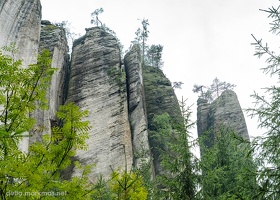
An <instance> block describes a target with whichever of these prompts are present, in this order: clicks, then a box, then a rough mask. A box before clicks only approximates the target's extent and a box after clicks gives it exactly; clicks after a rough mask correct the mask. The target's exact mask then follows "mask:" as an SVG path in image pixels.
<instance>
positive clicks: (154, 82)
mask: <svg viewBox="0 0 280 200" xmlns="http://www.w3.org/2000/svg"><path fill="white" fill-rule="evenodd" d="M143 80H144V90H145V102H146V107H147V119H148V129H149V131H154V130H155V128H154V127H153V125H152V120H153V117H154V116H155V115H161V114H163V113H165V112H166V113H168V114H169V115H170V116H171V118H172V119H173V120H177V121H178V123H182V122H183V119H182V115H181V111H180V107H179V103H178V100H177V97H176V95H175V93H174V90H173V88H172V85H171V82H170V81H169V80H168V79H167V78H166V76H165V75H164V74H163V72H162V70H160V69H158V68H156V67H151V66H144V67H143ZM149 141H150V146H151V151H152V155H153V163H154V168H155V175H157V174H161V173H163V169H162V167H161V165H160V151H159V150H158V148H161V146H162V145H164V144H159V143H158V142H157V141H156V140H155V139H154V138H153V137H149Z"/></svg>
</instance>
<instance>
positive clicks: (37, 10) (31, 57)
mask: <svg viewBox="0 0 280 200" xmlns="http://www.w3.org/2000/svg"><path fill="white" fill-rule="evenodd" d="M40 25H41V3H40V0H1V1H0V36H1V37H0V47H3V46H6V45H10V44H11V43H15V44H16V46H17V48H18V50H19V51H18V53H17V54H16V56H15V58H16V59H22V60H23V66H28V65H29V64H33V63H35V62H36V57H37V53H38V44H39V36H40Z"/></svg>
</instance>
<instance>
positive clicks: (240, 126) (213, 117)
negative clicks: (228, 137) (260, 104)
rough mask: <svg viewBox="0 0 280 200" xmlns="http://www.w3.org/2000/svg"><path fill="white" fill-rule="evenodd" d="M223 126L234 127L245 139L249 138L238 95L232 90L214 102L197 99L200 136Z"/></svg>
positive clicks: (225, 92)
mask: <svg viewBox="0 0 280 200" xmlns="http://www.w3.org/2000/svg"><path fill="white" fill-rule="evenodd" d="M221 127H224V128H229V129H232V130H234V131H235V133H236V134H238V135H239V136H242V137H243V138H244V139H249V135H248V130H247V126H246V122H245V118H244V115H243V112H242V109H241V107H240V104H239V101H238V98H237V95H236V94H235V92H233V91H231V90H226V91H224V92H223V93H222V94H221V95H220V96H219V97H218V98H217V99H216V100H215V101H213V102H212V103H207V100H205V99H201V98H200V99H198V101H197V131H198V136H201V135H202V134H204V133H205V132H206V131H210V132H213V131H217V130H218V129H219V128H221ZM211 137H213V136H211ZM209 145H211V144H209Z"/></svg>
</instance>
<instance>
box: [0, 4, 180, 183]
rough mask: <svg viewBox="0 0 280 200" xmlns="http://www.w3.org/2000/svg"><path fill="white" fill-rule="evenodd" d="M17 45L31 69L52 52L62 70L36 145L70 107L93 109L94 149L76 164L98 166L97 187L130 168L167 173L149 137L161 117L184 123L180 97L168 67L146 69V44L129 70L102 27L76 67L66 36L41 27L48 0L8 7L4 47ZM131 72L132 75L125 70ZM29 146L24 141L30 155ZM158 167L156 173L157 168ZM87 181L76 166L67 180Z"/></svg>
mask: <svg viewBox="0 0 280 200" xmlns="http://www.w3.org/2000/svg"><path fill="white" fill-rule="evenodd" d="M12 42H13V43H15V44H16V46H17V48H18V49H19V52H18V54H17V55H16V57H15V58H16V59H22V60H23V61H24V62H23V66H24V67H27V66H28V65H29V64H32V63H35V62H36V57H37V54H38V50H39V51H41V50H42V49H45V48H46V49H48V50H49V51H50V52H51V55H52V66H53V67H55V68H57V71H56V72H55V74H54V76H53V78H52V80H51V82H50V88H49V90H48V92H47V98H48V100H49V109H48V110H45V111H42V110H37V111H36V112H34V113H33V114H32V115H33V116H34V117H35V119H36V121H37V124H36V126H35V128H34V132H33V133H34V135H32V138H31V141H30V142H33V141H40V139H41V134H42V133H49V134H50V128H51V126H52V123H56V118H55V113H56V111H57V110H58V107H59V106H60V105H62V104H64V103H65V102H66V101H68V102H70V101H71V102H74V103H75V104H77V105H78V106H80V107H81V109H82V110H88V111H89V116H88V117H87V118H86V119H85V120H88V121H90V125H91V127H92V128H91V130H90V134H89V139H88V140H87V144H88V149H87V150H86V151H82V150H79V151H77V155H76V156H75V157H74V158H73V159H74V160H75V159H78V160H80V161H81V163H82V164H85V165H92V164H96V165H95V166H94V167H93V168H92V171H91V173H90V178H91V181H94V180H95V178H97V177H98V176H99V175H103V177H104V178H109V176H110V174H111V173H112V169H113V170H118V169H120V170H124V169H127V170H130V169H132V167H133V166H135V167H140V166H141V165H142V164H143V162H145V163H146V162H147V163H151V161H153V163H151V170H152V172H153V170H155V174H159V173H162V172H163V171H162V169H161V166H160V152H159V151H157V147H159V146H160V145H162V144H158V143H157V142H156V141H154V140H153V139H152V138H151V137H149V130H153V126H152V118H153V116H154V115H159V114H163V113H164V112H167V113H169V115H170V116H171V117H172V118H173V119H177V120H178V121H181V120H182V118H181V113H180V109H179V106H178V102H177V98H176V96H175V94H174V91H173V88H172V86H171V83H170V81H169V80H168V79H167V78H166V77H165V76H164V74H163V72H162V71H161V70H160V69H157V68H155V67H149V66H145V67H143V68H142V63H141V55H140V49H139V46H137V45H135V46H134V47H133V48H132V49H131V50H130V51H129V52H128V53H127V55H126V56H125V59H124V65H125V67H124V66H123V64H122V61H121V56H120V55H121V53H120V48H119V44H118V41H117V39H116V38H115V37H114V36H113V35H111V34H109V33H107V32H106V31H104V30H103V29H102V28H100V27H95V28H89V29H86V34H85V35H84V36H83V37H81V38H79V39H77V40H76V41H75V42H74V44H73V51H72V57H71V59H72V60H71V67H70V65H69V63H68V62H69V57H68V54H67V53H68V46H67V41H66V36H65V31H64V30H63V29H62V28H59V27H56V26H54V25H52V24H51V23H50V22H48V21H42V24H41V4H40V0H2V1H0V47H2V46H5V45H9V44H10V43H12ZM124 68H125V69H124ZM28 143H29V141H24V142H23V143H22V146H24V148H22V149H23V150H26V151H27V149H28ZM153 168H155V169H153ZM72 175H80V171H79V170H78V169H76V168H74V167H73V166H72V168H69V171H66V174H64V177H65V178H69V177H71V176H72Z"/></svg>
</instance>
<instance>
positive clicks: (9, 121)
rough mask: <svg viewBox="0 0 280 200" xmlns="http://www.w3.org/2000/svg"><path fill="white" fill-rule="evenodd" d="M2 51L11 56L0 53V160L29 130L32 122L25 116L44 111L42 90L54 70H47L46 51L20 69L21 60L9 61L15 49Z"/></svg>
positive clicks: (12, 47) (46, 86)
mask: <svg viewBox="0 0 280 200" xmlns="http://www.w3.org/2000/svg"><path fill="white" fill-rule="evenodd" d="M3 49H4V50H5V51H8V53H10V54H12V57H11V56H8V55H4V54H3V53H2V52H1V51H0V105H1V112H0V122H1V123H0V124H1V125H0V134H1V135H0V149H1V151H0V155H1V157H3V156H5V155H6V154H7V153H8V151H9V149H10V148H12V149H13V148H14V147H15V145H16V144H17V142H18V140H19V138H21V137H22V136H23V133H25V132H27V131H29V130H30V129H31V128H32V127H33V125H34V123H35V121H34V120H33V119H31V118H30V117H29V113H30V112H32V111H34V110H35V109H37V108H47V99H46V98H45V96H46V91H47V88H48V85H49V82H50V80H51V76H52V74H53V73H54V71H55V69H54V68H51V59H50V53H49V52H48V51H42V54H41V55H39V56H38V62H37V64H33V65H30V66H29V67H27V68H23V67H22V61H21V60H14V58H13V56H14V54H15V53H16V51H17V50H16V49H15V46H10V47H4V48H3Z"/></svg>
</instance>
